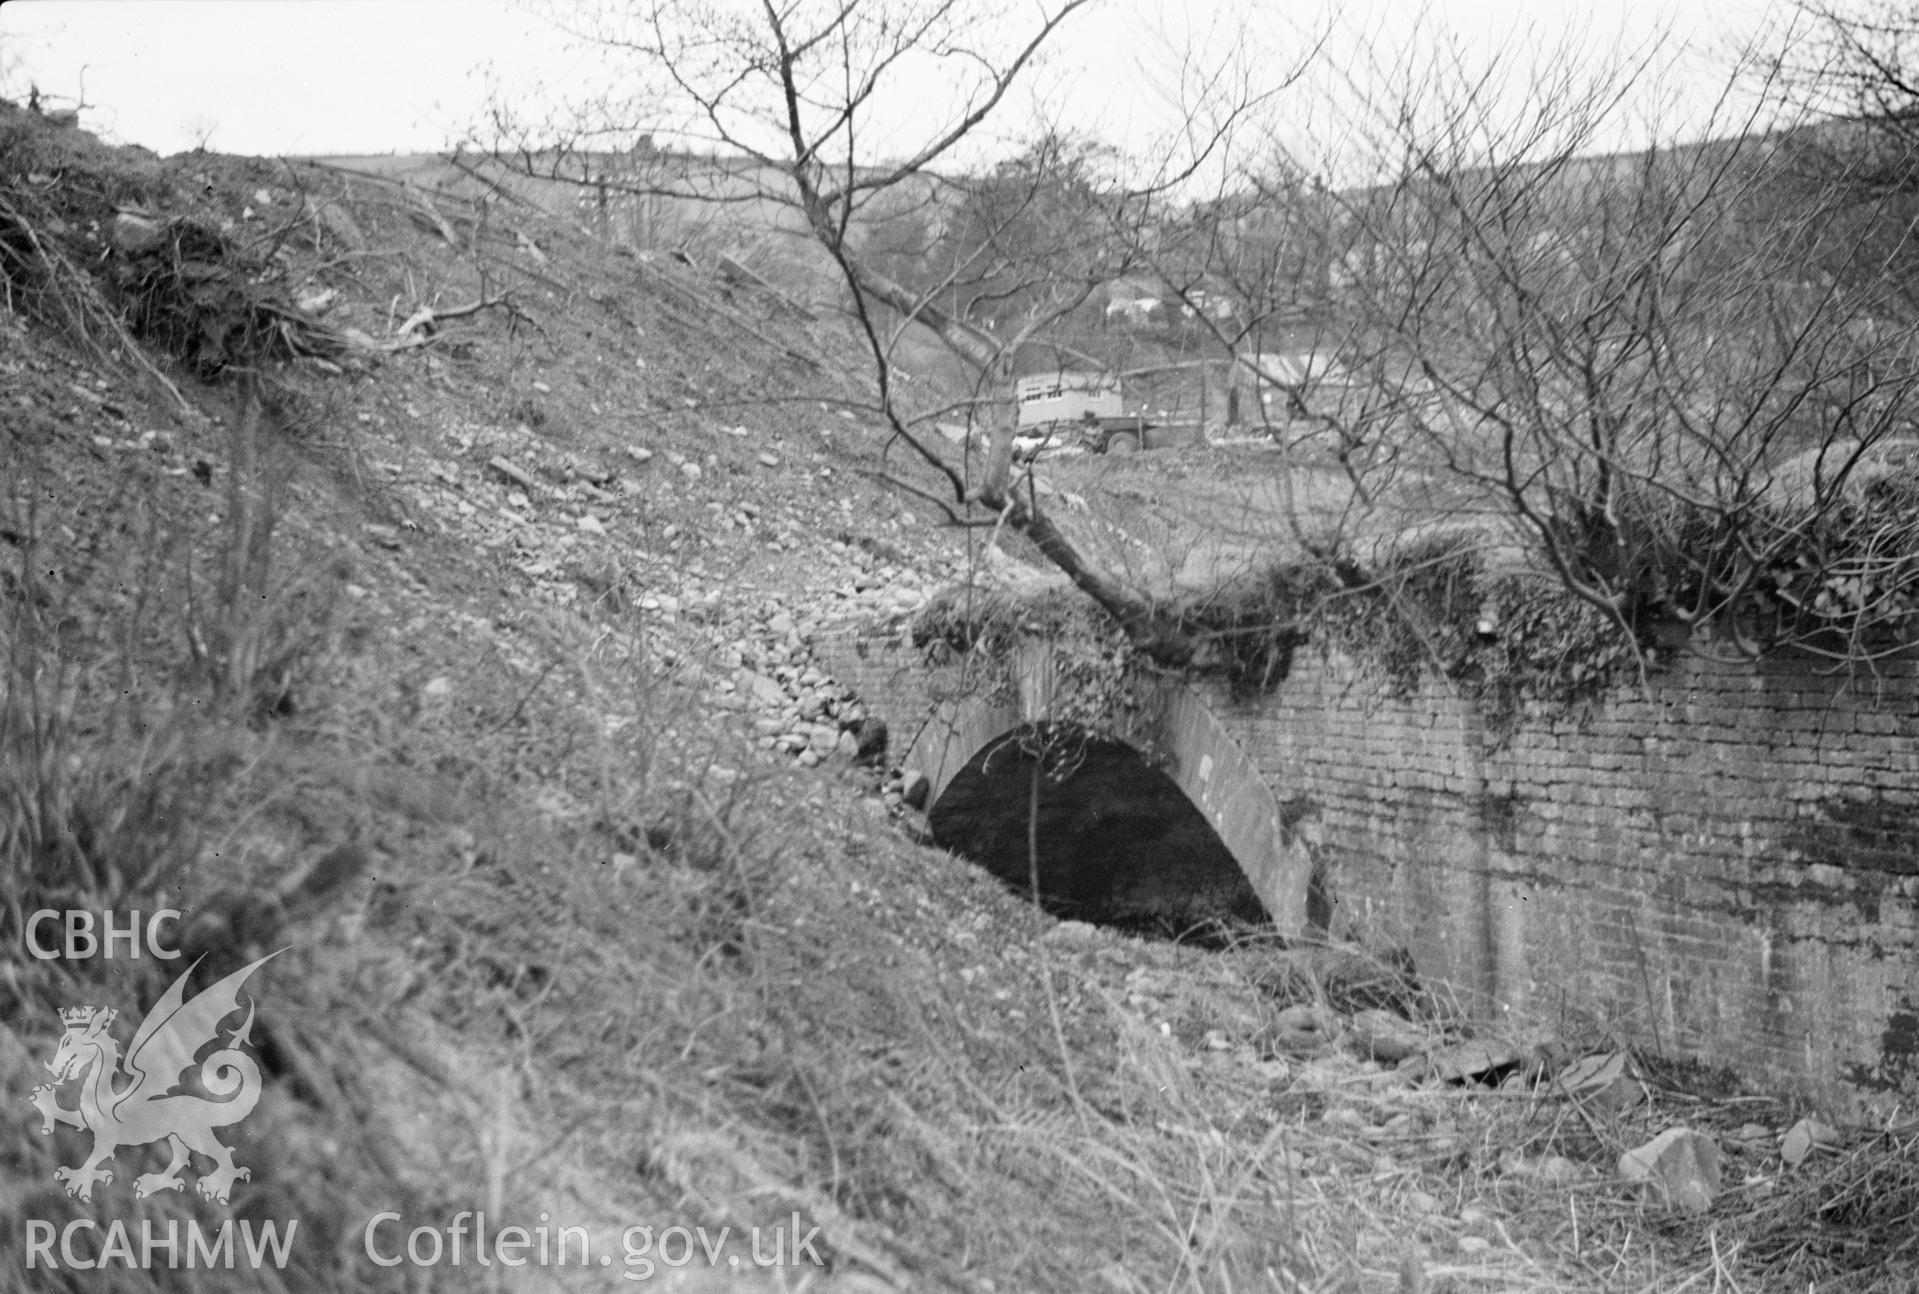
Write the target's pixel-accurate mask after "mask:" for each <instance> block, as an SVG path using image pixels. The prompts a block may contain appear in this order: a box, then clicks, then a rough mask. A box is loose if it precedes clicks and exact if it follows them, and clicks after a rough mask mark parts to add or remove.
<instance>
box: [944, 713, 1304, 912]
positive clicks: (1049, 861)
mask: <svg viewBox="0 0 1919 1294" xmlns="http://www.w3.org/2000/svg"><path fill="white" fill-rule="evenodd" d="M1036 772H1037V774H1038V777H1037V812H1035V811H1034V795H1035V773H1036ZM927 824H928V826H929V827H930V828H931V831H932V835H933V839H934V840H935V841H936V842H937V843H938V844H940V845H941V846H942V847H944V848H946V849H950V850H952V851H953V852H954V853H956V854H960V855H962V856H963V857H966V858H969V859H971V860H973V861H974V862H976V863H978V864H980V865H981V866H982V867H984V868H986V869H987V870H988V871H990V872H992V873H993V874H994V875H995V876H997V877H999V878H1000V879H1001V880H1002V881H1004V882H1006V883H1007V884H1008V885H1009V886H1011V887H1012V888H1014V889H1015V890H1017V891H1019V892H1021V893H1027V894H1030V893H1031V892H1032V877H1033V870H1034V867H1033V857H1034V854H1035V853H1036V854H1037V861H1038V879H1039V895H1038V897H1039V901H1040V903H1041V905H1042V906H1044V907H1045V908H1046V909H1047V911H1049V912H1051V913H1053V914H1054V915H1055V916H1059V917H1064V918H1073V919H1076V920H1081V921H1089V922H1093V923H1096V924H1100V925H1111V926H1120V927H1124V928H1127V929H1132V930H1139V931H1150V932H1153V933H1158V934H1164V935H1184V934H1190V933H1195V932H1204V931H1207V930H1214V931H1216V930H1218V929H1219V928H1220V927H1221V926H1222V925H1226V926H1238V925H1245V924H1253V923H1257V924H1264V923H1266V922H1268V921H1269V920H1270V918H1269V916H1268V914H1267V911H1266V907H1265V905H1264V904H1263V903H1261V902H1260V898H1259V895H1258V893H1257V892H1256V891H1255V890H1254V889H1253V886H1252V883H1251V882H1250V881H1249V880H1248V879H1247V876H1246V873H1245V871H1244V870H1243V869H1242V868H1241V867H1240V865H1239V863H1238V861H1237V860H1235V859H1234V857H1233V854H1232V851H1231V850H1229V849H1228V848H1227V846H1226V844H1225V842H1224V841H1222V840H1221V839H1220V837H1219V835H1218V833H1217V832H1216V831H1214V829H1213V827H1212V824H1211V823H1209V822H1208V821H1207V819H1206V815H1205V814H1204V813H1202V812H1201V811H1200V809H1199V807H1198V806H1196V805H1195V804H1194V803H1193V802H1192V801H1191V800H1190V799H1188V798H1187V796H1186V793H1185V792H1184V791H1182V790H1181V789H1180V788H1179V785H1178V784H1177V783H1176V782H1174V781H1173V779H1172V778H1171V777H1169V776H1167V775H1166V773H1164V772H1163V771H1161V770H1160V769H1158V768H1155V767H1154V766H1153V764H1152V763H1151V762H1149V761H1148V760H1147V759H1146V757H1145V756H1143V755H1142V754H1141V753H1140V752H1139V751H1138V750H1137V749H1135V748H1134V747H1132V746H1130V745H1127V744H1126V743H1124V742H1121V741H1114V740H1109V739H1100V738H1093V737H1088V736H1085V735H1083V734H1080V733H1077V732H1075V731H1073V730H1071V729H1068V728H1065V727H1063V726H1061V725H1055V724H1028V725H1025V726H1023V727H1021V728H1018V729H1015V730H1014V731H1012V732H1009V733H1007V734H1005V735H1004V736H1002V737H1000V738H999V739H997V740H994V741H989V742H987V743H986V744H985V745H984V746H983V747H981V749H980V750H979V751H978V752H977V753H975V754H974V755H973V756H972V758H970V759H969V760H967V762H966V763H965V764H964V765H963V766H962V767H961V768H960V769H959V771H958V772H956V773H955V774H954V775H953V777H952V778H951V780H949V781H948V782H947V783H946V786H945V788H944V790H943V791H941V793H940V795H939V798H938V799H937V801H935V802H934V804H933V805H932V806H931V808H930V811H929V813H928V814H927ZM1029 831H1030V834H1029ZM1030 845H1036V846H1037V848H1036V850H1030V849H1029V846H1030Z"/></svg>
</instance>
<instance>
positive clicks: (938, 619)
mask: <svg viewBox="0 0 1919 1294" xmlns="http://www.w3.org/2000/svg"><path fill="white" fill-rule="evenodd" d="M1177 616H1178V623H1179V624H1180V625H1181V626H1182V627H1183V628H1184V629H1186V630H1187V631H1188V632H1190V633H1192V634H1193V635H1194V637H1195V638H1196V639H1198V640H1200V641H1201V642H1202V643H1203V644H1204V648H1203V650H1202V651H1200V652H1199V653H1197V654H1196V656H1195V661H1194V665H1193V666H1192V667H1191V669H1190V670H1189V673H1190V674H1191V675H1193V676H1199V677H1213V678H1218V679H1221V680H1223V681H1224V682H1225V683H1226V684H1227V686H1228V687H1229V689H1230V690H1231V691H1232V692H1233V694H1234V695H1235V696H1236V697H1240V698H1246V697H1252V696H1258V695H1261V694H1264V693H1267V692H1270V691H1271V690H1273V689H1274V688H1276V687H1278V686H1279V684H1280V683H1281V682H1283V681H1284V679H1285V678H1286V675H1287V673H1288V671H1289V670H1290V669H1291V666H1292V660H1293V656H1294V654H1295V653H1296V652H1297V651H1298V650H1300V649H1301V648H1302V647H1308V646H1311V647H1315V648H1317V649H1319V650H1320V651H1322V652H1326V653H1328V654H1335V653H1336V654H1338V655H1342V656H1345V657H1348V658H1350V659H1352V660H1355V661H1357V662H1358V663H1359V665H1360V667H1361V668H1362V669H1363V670H1365V671H1366V672H1367V673H1369V674H1371V675H1373V676H1375V677H1377V678H1379V679H1381V680H1382V681H1384V682H1385V683H1386V684H1387V686H1388V687H1389V688H1390V689H1391V691H1392V692H1393V693H1394V694H1396V695H1399V696H1410V695H1412V694H1413V693H1414V692H1416V691H1418V690H1419V689H1420V688H1421V687H1422V686H1423V685H1424V684H1425V683H1426V682H1427V681H1428V680H1430V679H1433V678H1444V679H1446V680H1448V681H1449V682H1450V684H1451V685H1452V686H1453V687H1455V688H1457V689H1459V690H1460V691H1461V692H1462V693H1463V694H1465V695H1466V696H1467V697H1468V698H1469V699H1471V700H1472V701H1473V702H1474V703H1475V704H1476V705H1477V706H1478V708H1479V710H1480V712H1481V715H1482V717H1483V719H1484V722H1485V726H1486V730H1487V732H1488V734H1489V736H1492V737H1494V738H1495V739H1504V738H1505V737H1507V736H1509V735H1510V734H1511V732H1512V731H1513V730H1514V729H1515V728H1516V726H1517V725H1518V723H1519V721H1520V719H1521V718H1522V717H1523V716H1524V715H1525V714H1527V713H1529V712H1539V711H1544V712H1545V713H1546V714H1547V715H1549V716H1550V715H1553V714H1561V713H1565V712H1567V711H1569V710H1571V709H1573V708H1575V707H1577V706H1579V705H1581V704H1583V703H1586V702H1589V701H1591V700H1593V699H1596V698H1597V697H1598V696H1600V695H1601V694H1602V693H1604V692H1605V691H1606V690H1608V689H1610V688H1612V687H1614V686H1616V685H1618V684H1620V683H1622V682H1625V681H1627V680H1629V679H1631V678H1633V677H1635V676H1636V675H1637V672H1638V669H1639V667H1640V664H1641V662H1643V661H1645V660H1647V659H1649V658H1650V656H1651V653H1652V652H1653V648H1651V647H1650V646H1649V645H1647V644H1645V643H1642V642H1640V641H1637V640H1636V639H1635V638H1634V637H1632V636H1631V635H1629V634H1628V633H1627V632H1626V630H1625V629H1623V628H1622V627H1621V625H1620V624H1619V623H1618V622H1617V621H1614V620H1612V619H1611V618H1609V617H1607V616H1606V615H1605V614H1604V613H1603V612H1601V611H1599V610H1597V609H1596V608H1594V607H1592V606H1590V605H1589V604H1587V603H1585V602H1582V601H1580V600H1578V599H1576V598H1574V597H1572V596H1570V595H1569V594H1567V593H1565V592H1564V591H1563V590H1562V589H1560V588H1559V587H1558V586H1557V585H1555V584H1553V583H1552V582H1550V581H1547V580H1544V579H1541V578H1538V577H1530V576H1526V575H1522V574H1512V573H1499V574H1488V573H1487V572H1486V570H1485V569H1484V563H1483V559H1482V557H1481V555H1480V553H1479V552H1478V551H1477V550H1476V549H1474V548H1473V547H1471V546H1470V545H1468V544H1467V543H1465V542H1464V541H1461V540H1458V539H1453V540H1450V541H1438V542H1435V543H1431V544H1427V545H1424V546H1419V547H1413V548H1409V549H1407V550H1406V551H1404V552H1402V553H1400V554H1398V555H1397V556H1396V557H1395V558H1394V559H1393V560H1392V561H1391V562H1390V564H1389V565H1387V566H1386V567H1385V568H1384V569H1382V570H1381V571H1378V572H1373V573H1364V572H1360V571H1358V570H1357V569H1356V568H1353V567H1351V566H1350V565H1346V566H1341V565H1337V564H1334V563H1331V562H1311V563H1294V564H1286V565H1276V566H1274V567H1272V568H1270V569H1269V570H1267V571H1266V572H1264V573H1262V574H1261V575H1260V576H1258V577H1257V578H1253V579H1248V580H1245V581H1241V582H1238V583H1236V584H1233V585H1228V586H1224V587H1221V588H1219V589H1216V590H1212V591H1210V592H1209V593H1208V594H1207V595H1206V596H1204V597H1195V598H1193V599H1192V600H1190V601H1189V602H1188V603H1186V604H1185V605H1183V606H1181V607H1180V608H1179V609H1178V611H1177ZM913 641H914V645H915V646H916V647H918V648H919V649H920V650H921V652H922V653H924V655H925V658H926V660H927V663H928V664H930V665H934V666H945V665H954V664H959V665H962V666H963V667H964V668H965V669H966V670H968V671H969V676H968V677H969V682H968V687H967V690H968V692H969V694H972V695H980V696H1000V697H1008V698H1010V697H1011V695H1012V689H1013V682H1012V669H1013V661H1014V660H1015V658H1016V657H1017V655H1018V654H1019V652H1020V650H1021V649H1022V647H1023V646H1024V645H1026V644H1028V643H1042V642H1043V643H1045V644H1046V645H1047V648H1048V650H1049V652H1050V655H1051V659H1052V662H1053V669H1054V672H1055V680H1056V685H1055V689H1054V696H1053V703H1052V709H1051V717H1052V719H1053V720H1054V722H1055V723H1057V724H1060V725H1063V726H1068V727H1074V728H1078V729H1083V730H1084V731H1086V732H1088V733H1090V734H1092V735H1096V736H1118V735H1120V734H1121V732H1122V731H1123V730H1124V729H1125V728H1126V726H1127V723H1128V720H1129V719H1130V717H1131V716H1132V715H1134V714H1135V713H1137V711H1138V710H1139V709H1140V707H1141V706H1142V705H1143V704H1144V703H1145V696H1144V691H1145V689H1144V687H1143V686H1142V684H1143V683H1144V682H1145V681H1146V680H1147V679H1149V678H1150V677H1151V676H1152V675H1153V674H1154V673H1155V672H1156V670H1157V667H1155V666H1154V665H1152V663H1151V662H1149V661H1147V660H1146V659H1145V658H1144V657H1143V655H1142V654H1140V653H1139V652H1138V651H1136V650H1135V649H1134V647H1133V645H1132V644H1131V643H1130V642H1129V641H1128V640H1127V638H1126V637H1125V635H1124V634H1123V633H1121V632H1120V630H1119V628H1118V626H1117V625H1115V624H1114V623H1113V622H1112V620H1111V619H1110V618H1109V617H1107V616H1106V615H1105V613H1104V612H1103V611H1101V610H1100V608H1099V607H1098V606H1097V605H1096V604H1094V603H1093V602H1092V601H1091V600H1090V599H1089V598H1086V597H1084V596H1082V595H1081V594H1079V593H1078V592H1076V591H1075V590H1073V589H1071V588H1070V587H1068V586H1064V585H1061V586H1058V587H1055V588H1051V589H1048V590H1045V591H1044V592H1040V593H1029V594H1024V595H1018V596H1016V595H1013V594H1009V593H1005V592H1002V591H997V590H982V589H965V588H961V589H955V590H949V591H947V592H946V593H943V594H941V595H940V596H939V597H936V598H934V599H933V600H932V601H931V602H930V603H929V604H928V605H927V607H926V608H925V609H924V610H923V611H922V612H921V613H920V615H919V616H918V618H917V619H916V621H915V622H914V627H913Z"/></svg>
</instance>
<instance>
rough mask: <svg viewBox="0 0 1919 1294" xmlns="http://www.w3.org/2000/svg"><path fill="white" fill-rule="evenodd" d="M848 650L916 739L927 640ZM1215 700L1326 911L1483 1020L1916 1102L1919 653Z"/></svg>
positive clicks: (1820, 1092)
mask: <svg viewBox="0 0 1919 1294" xmlns="http://www.w3.org/2000/svg"><path fill="white" fill-rule="evenodd" d="M852 641H853V640H852V638H851V637H840V638H835V639H833V640H832V641H831V642H830V643H828V644H826V646H825V647H824V649H823V651H822V655H823V656H824V657H826V658H827V659H828V661H829V664H831V665H832V666H833V667H834V668H835V671H836V672H837V673H838V674H839V676H840V678H841V681H842V682H845V683H849V684H851V685H853V686H855V687H858V688H860V689H861V690H862V691H863V692H864V693H865V694H866V696H867V700H868V703H869V704H871V705H874V706H875V707H877V708H879V709H880V710H881V711H882V712H883V713H886V714H887V716H888V720H889V723H893V724H894V725H895V728H896V731H897V730H898V727H899V723H900V720H899V719H896V718H895V716H903V717H905V718H906V722H907V723H909V724H910V723H911V721H912V720H911V716H912V715H914V714H915V713H919V714H924V713H925V710H926V699H925V698H926V695H927V693H926V688H927V687H928V686H929V684H931V683H932V680H931V679H930V678H929V677H924V676H922V675H921V674H920V673H919V671H918V670H917V668H916V660H915V657H916V653H914V652H912V651H911V650H910V648H906V649H902V648H901V646H900V644H899V643H898V641H897V639H895V640H892V641H890V642H888V643H885V644H882V645H880V646H878V647H876V648H874V647H869V651H868V656H867V657H866V658H864V659H859V658H856V657H855V656H854V655H853V654H852V651H851V646H850V644H851V643H852ZM1207 700H1208V703H1209V705H1210V707H1211V709H1212V711H1213V713H1214V715H1215V717H1216V718H1218V719H1219V720H1220V721H1221V723H1222V725H1223V727H1224V728H1225V729H1226V730H1227V731H1228V732H1229V733H1230V734H1231V736H1232V739H1233V741H1234V742H1235V743H1236V744H1237V745H1238V746H1239V747H1240V748H1241V749H1243V750H1244V751H1246V752H1247V753H1248V754H1249V755H1250V756H1251V758H1252V759H1253V762H1254V763H1255V764H1256V765H1257V767H1258V768H1259V770H1260V772H1261V773H1262V774H1263V776H1264V777H1265V779H1266V780H1267V783H1268V785H1269V786H1270V788H1271V789H1272V791H1273V793H1274V795H1275V796H1276V797H1278V799H1279V800H1280V801H1282V802H1284V803H1285V805H1286V806H1287V817H1288V823H1287V829H1288V832H1289V833H1290V834H1292V835H1294V836H1296V837H1298V838H1299V839H1302V840H1304V841H1305V843H1306V846H1307V847H1308V849H1309V850H1310V851H1311V853H1312V855H1313V859H1314V867H1315V870H1316V873H1317V883H1316V885H1315V889H1316V890H1319V891H1321V893H1320V894H1319V895H1318V896H1316V900H1315V902H1314V905H1313V910H1314V912H1315V914H1316V918H1317V919H1318V920H1320V921H1322V922H1324V924H1326V925H1327V926H1328V927H1329V928H1330V930H1331V932H1332V933H1334V934H1336V935H1341V936H1352V937H1357V938H1360V939H1363V940H1365V941H1367V942H1369V943H1372V944H1375V945H1385V946H1393V947H1401V948H1405V949H1406V950H1408V951H1409V952H1411V954H1412V956H1413V959H1414V962H1415V965H1416V966H1417V968H1418V970H1419V972H1420V973H1421V974H1422V975H1423V976H1425V977H1427V978H1429V979H1432V980H1444V981H1446V982H1448V983H1449V984H1451V985H1452V986H1453V989H1454V991H1455V992H1456V993H1457V994H1458V995H1459V997H1460V999H1461V1001H1462V1002H1463V1003H1464V1004H1465V1005H1467V1006H1468V1007H1469V1008H1470V1009H1472V1010H1473V1011H1475V1012H1476V1013H1477V1014H1479V1015H1481V1016H1484V1017H1494V1018H1504V1019H1509V1020H1513V1021H1516V1022H1520V1023H1525V1024H1533V1025H1539V1026H1543V1027H1550V1028H1554V1029H1557V1030H1559V1031H1560V1032H1561V1033H1562V1034H1564V1035H1566V1036H1569V1037H1572V1038H1575V1039H1576V1038H1579V1037H1581V1036H1592V1034H1593V1032H1594V1031H1595V1030H1598V1029H1607V1030H1611V1031H1613V1032H1614V1033H1616V1034H1617V1035H1619V1036H1621V1037H1623V1038H1626V1039H1629V1040H1631V1041H1634V1042H1638V1043H1641V1044H1644V1045H1648V1046H1654V1047H1658V1048H1662V1049H1664V1050H1665V1051H1667V1052H1671V1053H1676V1054H1682V1055H1687V1056H1691V1057H1694V1058H1700V1059H1706V1060H1710V1061H1712V1062H1715V1063H1719V1064H1723V1065H1727V1066H1729V1067H1731V1068H1734V1069H1736V1070H1740V1071H1743V1072H1746V1073H1749V1074H1751V1075H1753V1076H1754V1077H1756V1078H1759V1079H1762V1080H1765V1081H1768V1082H1769V1083H1772V1084H1774V1085H1783V1086H1785V1087H1787V1088H1790V1089H1794V1090H1796V1091H1798V1092H1799V1093H1801V1094H1802V1095H1804V1096H1806V1097H1809V1098H1811V1099H1812V1100H1814V1101H1815V1102H1816V1103H1818V1104H1819V1105H1820V1106H1822V1107H1824V1108H1826V1109H1828V1110H1831V1111H1833V1112H1835V1113H1859V1112H1861V1111H1863V1110H1865V1109H1868V1108H1877V1107H1881V1106H1889V1105H1891V1104H1892V1103H1893V1102H1896V1101H1899V1100H1904V1101H1907V1102H1910V1101H1911V1099H1912V1098H1913V1097H1914V1096H1919V1027H1915V1014H1916V1013H1919V807H1916V806H1919V664H1915V663H1914V662H1913V661H1909V660H1900V661H1892V662H1887V663H1884V664H1882V666H1881V668H1880V670H1879V673H1878V677H1877V678H1876V679H1867V680H1862V679H1859V678H1856V677H1852V678H1849V677H1847V676H1844V675H1839V674H1833V673H1831V672H1830V671H1828V670H1825V669H1824V668H1823V667H1822V666H1821V664H1820V663H1819V662H1816V661H1810V660H1771V661H1765V662H1760V663H1757V664H1750V663H1730V662H1721V661H1714V660H1710V659H1705V658H1701V657H1696V656H1683V657H1680V658H1679V659H1678V660H1677V662H1676V663H1675V664H1673V665H1672V666H1670V667H1669V668H1668V669H1667V670H1666V671H1664V672H1663V673H1660V674H1656V675H1654V676H1653V677H1652V678H1651V679H1650V680H1649V684H1648V687H1647V688H1645V689H1643V690H1642V689H1641V688H1638V687H1633V688H1627V689H1621V690H1619V691H1617V692H1615V693H1613V694H1611V695H1610V696H1608V697H1606V698H1605V699H1603V700H1602V701H1600V702H1598V703H1595V704H1593V705H1592V706H1590V707H1588V708H1587V709H1585V710H1584V711H1582V712H1580V713H1577V714H1573V715H1550V714H1547V713H1545V712H1543V711H1542V712H1535V713H1532V714H1529V715H1527V716H1526V718H1525V720H1524V721H1523V722H1522V723H1520V724H1519V726H1518V727H1517V729H1516V730H1515V731H1513V732H1512V733H1511V734H1510V736H1508V737H1507V738H1506V739H1505V740H1503V741H1495V740H1492V739H1490V738H1489V737H1488V736H1487V734H1486V732H1485V728H1484V725H1483V724H1482V723H1481V721H1480V717H1479V715H1478V713H1477V711H1476V710H1475V708H1474V706H1473V705H1472V704H1471V703H1470V702H1469V701H1468V700H1466V699H1464V698H1462V697H1461V696H1460V695H1459V694H1458V693H1457V692H1456V691H1454V690H1452V689H1450V688H1449V687H1448V686H1447V685H1445V684H1443V683H1438V682H1435V683H1431V684H1428V685H1427V686H1426V687H1425V688H1424V689H1423V690H1422V691H1421V692H1419V693H1418V694H1416V695H1413V696H1410V697H1399V696H1395V695H1394V694H1393V693H1392V691H1391V689H1390V687H1389V686H1388V685H1387V684H1386V683H1385V682H1384V681H1383V680H1379V679H1375V678H1369V677H1368V676H1366V675H1365V674H1364V673H1363V672H1362V671H1361V670H1360V669H1359V668H1358V667H1357V666H1356V665H1355V664H1354V663H1353V662H1351V661H1348V660H1344V659H1340V658H1327V657H1324V656H1321V655H1320V654H1318V653H1316V652H1314V651H1313V650H1311V649H1310V648H1309V649H1307V650H1304V651H1302V652H1300V653H1299V654H1298V656H1297V657H1296V658H1295V660H1294V663H1293V669H1292V672H1291V674H1290V676H1289V677H1288V678H1287V679H1286V680H1285V681H1284V682H1283V683H1282V684H1281V685H1280V686H1279V687H1278V689H1277V690H1276V691H1274V692H1273V693H1271V694H1269V695H1266V696H1261V697H1257V698H1254V699H1252V700H1249V701H1247V700H1241V701H1236V700H1234V699H1233V698H1232V697H1231V696H1230V695H1229V694H1228V693H1227V692H1226V691H1225V690H1224V689H1223V688H1219V689H1207ZM907 739H908V740H910V734H909V735H908V737H907ZM902 748H903V745H902Z"/></svg>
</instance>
